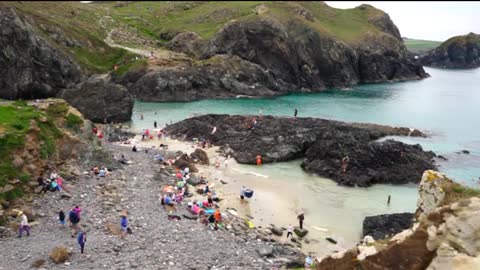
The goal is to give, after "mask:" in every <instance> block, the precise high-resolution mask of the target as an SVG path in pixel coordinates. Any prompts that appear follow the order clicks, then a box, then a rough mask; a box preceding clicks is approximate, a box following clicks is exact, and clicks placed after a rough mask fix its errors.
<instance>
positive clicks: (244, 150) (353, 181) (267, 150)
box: [166, 115, 435, 187]
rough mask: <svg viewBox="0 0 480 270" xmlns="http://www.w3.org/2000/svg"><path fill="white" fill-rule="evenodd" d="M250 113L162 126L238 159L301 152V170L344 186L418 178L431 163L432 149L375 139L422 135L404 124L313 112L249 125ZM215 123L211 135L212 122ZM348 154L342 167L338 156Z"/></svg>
mask: <svg viewBox="0 0 480 270" xmlns="http://www.w3.org/2000/svg"><path fill="white" fill-rule="evenodd" d="M252 117H253V116H239V115H233V116H229V115H204V116H199V117H194V118H189V119H186V120H183V121H181V122H178V123H175V124H173V125H170V126H168V127H167V128H166V131H167V132H168V134H170V135H173V136H176V137H178V138H180V139H186V140H191V139H193V138H205V139H209V140H211V141H212V142H213V143H214V144H215V145H219V146H222V147H223V148H224V151H225V152H229V153H230V152H231V155H232V156H233V157H234V158H235V159H236V160H237V161H238V162H240V163H246V164H255V162H256V156H257V155H261V156H262V161H263V162H264V163H269V162H278V161H288V160H293V159H297V158H303V163H302V165H301V166H302V168H303V169H305V170H306V171H309V172H313V173H316V174H319V175H321V176H324V177H328V178H331V179H333V180H335V181H337V182H338V183H339V184H342V185H348V186H355V185H358V186H362V187H365V186H370V185H372V184H375V183H393V184H402V183H408V182H418V180H419V179H420V177H421V174H422V172H423V171H425V170H426V169H430V168H435V165H434V164H433V161H432V158H433V156H434V153H432V152H425V151H423V150H422V148H421V146H420V145H407V144H404V143H401V142H398V141H394V140H387V141H384V142H376V140H377V139H380V138H381V137H384V136H388V135H403V136H407V135H409V134H410V133H411V134H410V135H412V136H425V135H424V134H423V133H421V132H419V131H416V132H410V130H409V129H408V128H394V127H388V126H380V125H372V124H347V123H344V122H338V121H331V120H324V119H315V118H297V119H296V120H295V119H292V118H282V117H273V116H264V117H262V118H261V119H259V123H258V126H257V127H256V128H255V129H254V130H248V128H247V125H248V124H250V123H251V121H252ZM214 126H215V127H217V131H216V133H215V134H213V135H211V132H212V130H213V127H214ZM345 156H349V158H350V161H349V162H348V164H347V169H346V171H345V172H342V167H341V164H342V161H341V160H342V159H343V158H344V157H345Z"/></svg>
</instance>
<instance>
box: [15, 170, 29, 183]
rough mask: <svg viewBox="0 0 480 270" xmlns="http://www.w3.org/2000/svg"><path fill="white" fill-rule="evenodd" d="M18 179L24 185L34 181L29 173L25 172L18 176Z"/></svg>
mask: <svg viewBox="0 0 480 270" xmlns="http://www.w3.org/2000/svg"><path fill="white" fill-rule="evenodd" d="M18 179H19V180H20V181H22V183H24V184H26V183H28V182H30V180H32V176H31V175H30V174H29V173H26V172H24V173H21V174H20V175H19V176H18Z"/></svg>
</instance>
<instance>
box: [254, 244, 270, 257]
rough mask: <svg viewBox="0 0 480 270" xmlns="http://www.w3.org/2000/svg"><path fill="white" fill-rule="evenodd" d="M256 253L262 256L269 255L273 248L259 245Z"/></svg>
mask: <svg viewBox="0 0 480 270" xmlns="http://www.w3.org/2000/svg"><path fill="white" fill-rule="evenodd" d="M256 251H257V253H258V255H260V256H262V257H271V256H272V255H273V248H272V247H271V246H269V245H260V246H259V247H258V248H257V249H256Z"/></svg>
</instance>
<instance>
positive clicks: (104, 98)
mask: <svg viewBox="0 0 480 270" xmlns="http://www.w3.org/2000/svg"><path fill="white" fill-rule="evenodd" d="M58 97H60V98H63V99H65V100H66V101H68V103H70V104H71V105H72V106H73V107H75V108H76V109H77V110H79V111H80V112H81V113H82V114H83V115H84V116H85V118H87V119H89V120H91V121H92V122H95V123H105V121H106V122H108V123H110V122H125V121H130V118H131V116H132V109H133V102H134V99H133V96H132V95H131V94H130V93H129V92H128V91H127V89H126V88H125V87H124V86H122V85H119V84H115V83H112V82H110V77H109V76H107V75H95V76H92V77H90V78H89V79H88V80H87V81H85V82H83V83H80V84H78V85H77V86H76V87H74V88H70V89H66V90H63V91H62V92H61V93H59V95H58Z"/></svg>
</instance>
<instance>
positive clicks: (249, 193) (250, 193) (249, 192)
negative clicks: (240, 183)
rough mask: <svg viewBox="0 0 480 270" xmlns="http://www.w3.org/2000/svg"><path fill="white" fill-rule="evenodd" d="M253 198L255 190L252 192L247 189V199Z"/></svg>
mask: <svg viewBox="0 0 480 270" xmlns="http://www.w3.org/2000/svg"><path fill="white" fill-rule="evenodd" d="M252 196H253V190H251V189H246V190H245V197H247V198H252Z"/></svg>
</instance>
